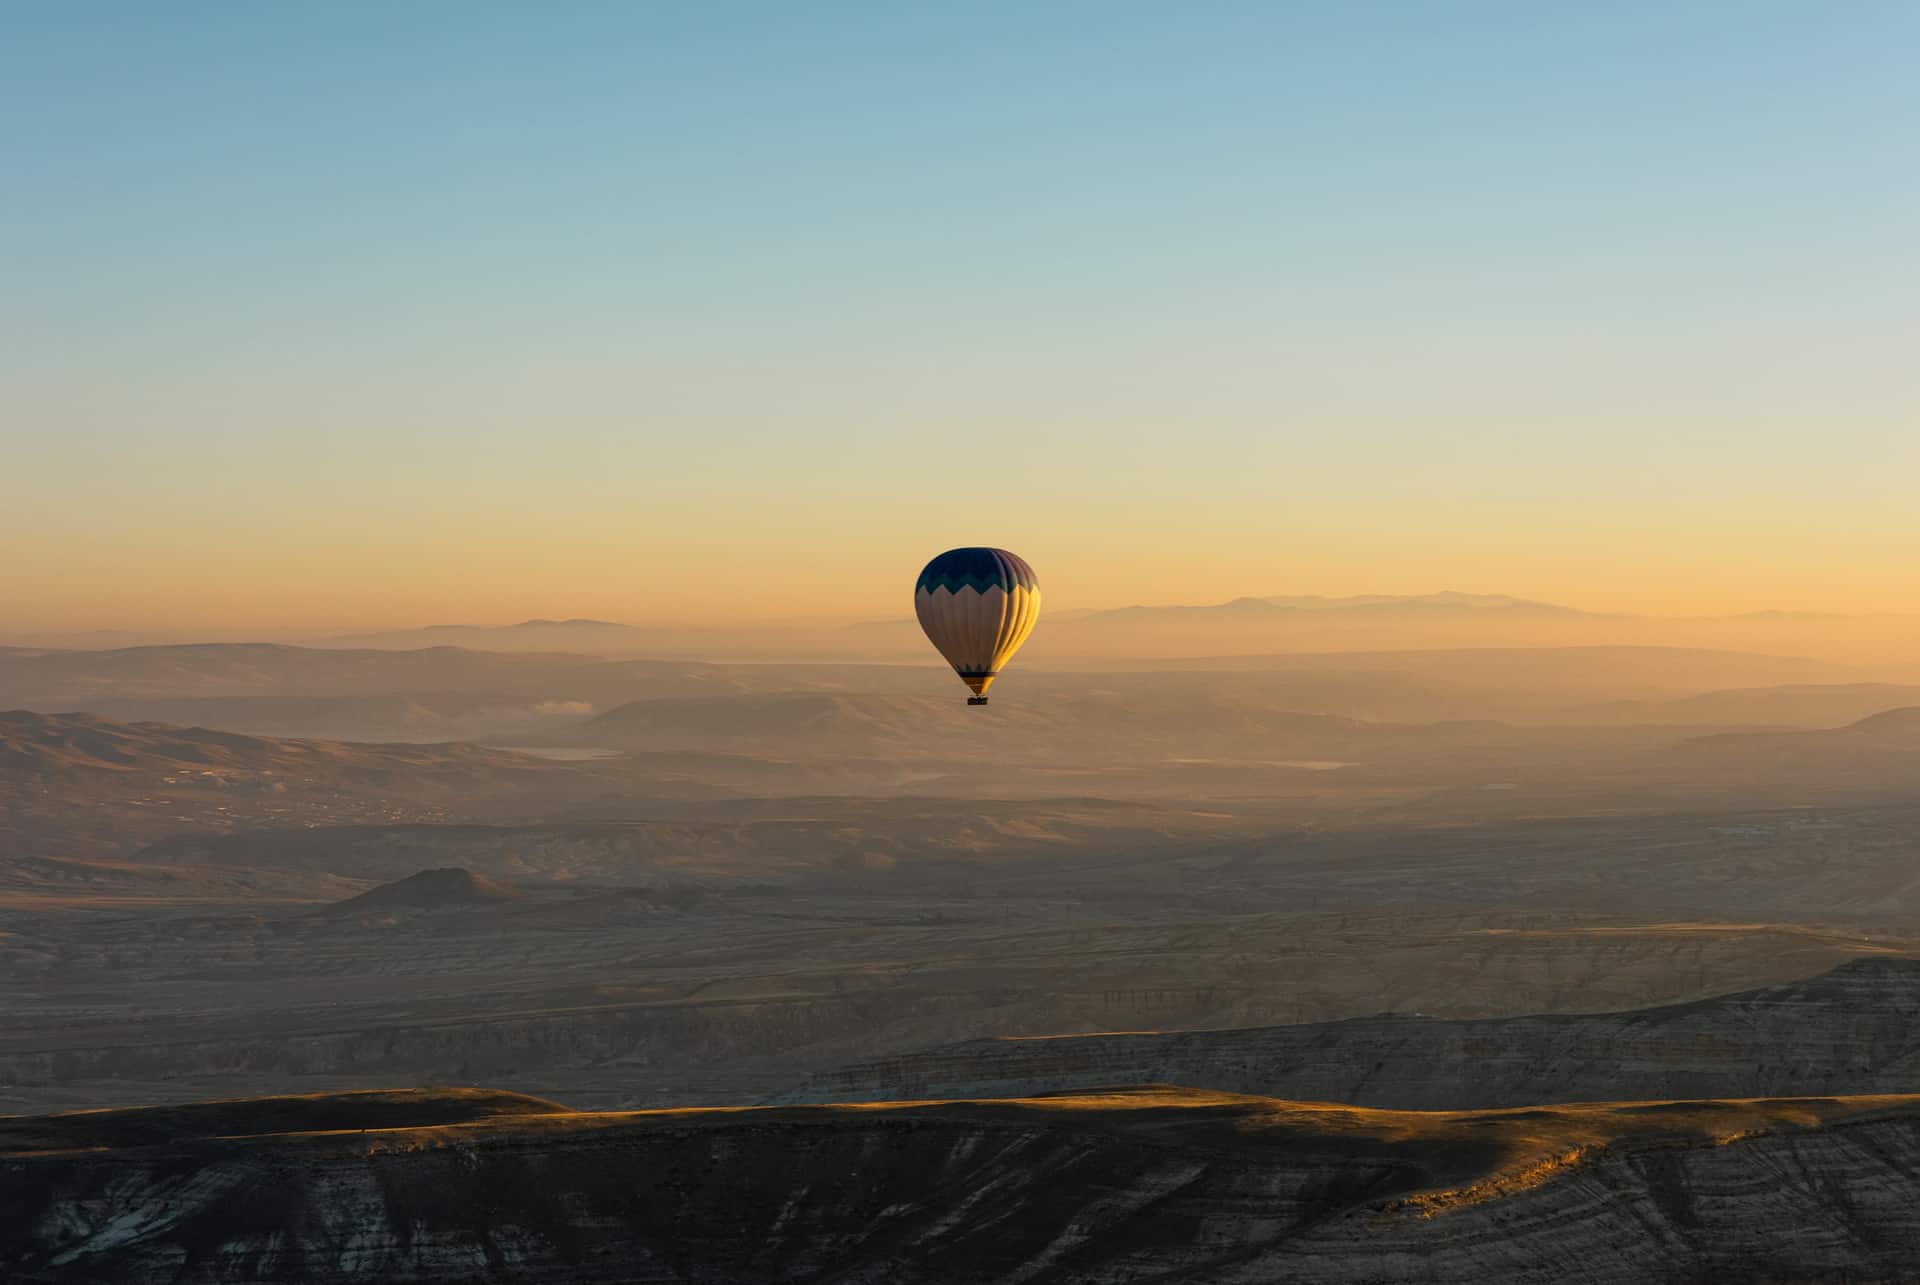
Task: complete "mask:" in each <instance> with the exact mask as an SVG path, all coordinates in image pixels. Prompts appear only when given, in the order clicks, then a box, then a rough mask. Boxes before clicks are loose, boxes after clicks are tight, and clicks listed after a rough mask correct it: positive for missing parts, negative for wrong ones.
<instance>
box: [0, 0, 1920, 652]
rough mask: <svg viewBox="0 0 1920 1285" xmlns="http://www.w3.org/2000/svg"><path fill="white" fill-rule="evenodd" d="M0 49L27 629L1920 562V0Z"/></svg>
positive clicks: (319, 21)
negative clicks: (815, 550)
mask: <svg viewBox="0 0 1920 1285" xmlns="http://www.w3.org/2000/svg"><path fill="white" fill-rule="evenodd" d="M0 18H3V19H4V22H5V24H6V26H5V38H4V39H0V112H3V113H4V117H5V119H6V120H7V121H8V122H9V128H8V129H7V130H6V131H4V133H0V165H3V166H4V172H5V173H6V174H7V176H8V181H7V183H6V190H7V197H6V200H5V202H4V204H0V236H4V244H5V245H6V247H7V253H6V255H5V264H6V267H5V279H6V289H5V290H4V292H0V348H3V349H4V351H3V352H0V365H4V371H3V372H0V373H4V375H5V390H4V391H0V416H4V419H0V425H3V426H4V427H3V428H0V431H4V432H5V433H6V435H7V439H8V440H7V443H6V446H7V452H8V454H9V455H11V456H12V457H13V459H14V460H15V462H16V468H15V470H10V471H13V472H14V473H15V480H14V482H12V483H11V484H9V485H8V487H7V490H8V492H9V494H8V497H7V498H8V505H7V509H8V513H9V515H10V516H0V556H5V555H9V554H11V555H14V557H15V558H16V560H17V561H19V562H29V561H30V562H31V564H32V566H33V568H35V569H36V573H37V574H36V575H35V577H34V578H33V579H32V580H31V583H30V585H29V587H28V591H27V593H26V594H25V595H24V598H25V600H26V602H27V606H28V608H29V610H30V611H31V612H32V613H33V614H35V615H37V616H38V617H42V618H44V619H45V620H46V621H47V622H50V623H51V622H56V621H58V622H77V621H79V620H80V619H81V618H83V617H87V618H91V616H105V615H114V614H116V613H119V614H126V613H129V612H130V613H133V614H136V615H137V614H139V613H140V612H142V611H145V612H148V613H151V612H153V611H156V610H160V609H161V608H162V605H164V604H172V606H170V607H168V609H178V610H186V609H187V607H186V606H184V605H182V604H186V603H192V604H195V606H194V607H193V609H195V610H214V609H218V610H221V611H238V612H240V613H241V614H240V615H236V616H235V617H234V618H235V619H236V620H238V619H241V618H242V617H243V616H245V613H246V612H249V611H251V612H253V613H254V614H255V615H257V616H258V618H259V619H261V620H262V621H266V620H269V619H272V620H279V619H288V620H291V619H293V618H295V617H297V616H299V615H300V614H301V613H302V612H303V611H304V612H306V613H307V614H308V615H312V616H327V617H329V618H331V617H332V616H336V615H337V616H345V617H354V618H357V619H361V618H363V619H366V620H369V621H371V620H373V619H375V618H379V619H387V618H390V617H396V616H405V615H407V614H408V612H409V611H411V610H412V609H413V606H412V604H419V605H418V610H419V611H420V612H422V613H425V614H427V615H429V616H433V617H435V618H445V615H446V612H447V611H448V610H453V609H457V608H458V607H460V606H461V605H462V604H463V602H470V603H471V605H472V610H471V611H467V612H464V613H462V614H465V615H486V614H489V613H492V612H495V611H499V612H517V611H519V610H520V609H522V608H525V609H526V614H536V613H538V614H573V613H574V610H575V609H576V608H577V609H582V610H584V609H586V608H587V607H588V606H591V607H593V608H595V609H596V610H597V611H598V612H601V613H604V614H620V612H621V608H622V606H623V604H625V605H626V608H627V609H626V610H625V613H624V614H626V615H628V616H632V615H635V614H645V612H646V611H647V610H651V609H655V608H657V609H658V610H660V611H663V612H667V613H669V614H671V613H673V612H684V613H690V614H693V615H700V614H702V613H706V614H712V613H714V612H716V611H719V612H721V613H722V614H724V610H725V608H726V604H727V601H728V600H727V594H728V593H729V592H730V590H729V589H728V586H729V585H731V584H732V583H734V582H735V580H737V579H738V578H739V577H742V576H746V575H750V574H752V570H753V568H755V567H757V566H761V565H764V563H765V561H766V560H767V559H768V558H770V557H777V556H779V555H780V554H781V552H782V551H784V550H789V549H791V548H793V547H794V546H795V545H796V544H797V545H801V546H805V545H808V544H815V545H820V546H830V547H835V548H840V549H850V550H852V552H851V553H849V554H848V561H847V562H846V563H844V564H843V569H842V570H841V571H840V572H839V573H837V574H838V575H839V576H840V577H843V578H844V577H847V576H852V577H853V578H854V579H855V580H856V581H857V587H856V589H855V590H853V591H852V592H855V594H856V596H857V597H859V599H860V602H859V604H858V606H859V609H862V610H866V609H870V608H871V607H872V606H873V605H874V604H878V603H885V602H890V599H888V598H887V597H886V596H885V595H886V594H887V593H888V592H891V591H892V590H893V589H894V588H895V587H896V586H894V585H893V584H892V582H891V580H889V579H888V578H887V575H888V572H889V571H890V570H891V569H892V567H893V565H894V563H895V562H898V561H902V560H904V561H908V562H912V561H914V559H915V558H916V557H917V556H918V555H919V552H920V551H921V550H922V549H923V548H924V547H925V546H926V545H928V544H935V545H938V544H941V543H943V542H945V543H958V542H967V541H970V540H973V539H977V538H983V534H982V532H981V530H980V529H981V528H985V529H986V531H985V535H987V536H991V535H993V534H995V533H1002V534H1001V535H1000V538H999V540H998V542H1001V543H1006V544H1009V545H1012V546H1014V547H1024V548H1026V549H1029V550H1041V551H1044V552H1045V554H1046V559H1045V560H1046V561H1050V562H1052V563H1053V564H1055V565H1058V566H1062V567H1065V568H1068V569H1069V570H1070V572H1071V583H1072V584H1073V585H1074V586H1075V587H1076V590H1077V592H1076V593H1074V594H1072V595H1070V596H1071V597H1074V598H1078V599H1080V600H1082V604H1081V605H1104V604H1105V603H1107V602H1108V601H1111V600H1114V599H1116V598H1117V599H1119V600H1125V601H1131V600H1134V599H1135V598H1137V597H1139V596H1140V593H1139V592H1137V590H1138V587H1139V585H1140V584H1141V583H1142V582H1143V580H1144V582H1146V583H1148V584H1150V585H1151V586H1152V588H1153V591H1154V592H1153V595H1152V596H1156V597H1159V598H1163V599H1168V600H1171V599H1173V598H1177V597H1181V596H1187V597H1195V598H1201V599H1204V598H1206V597H1209V596H1231V594H1232V593H1234V592H1282V591H1289V590H1301V591H1342V590H1351V591H1369V590H1375V589H1389V590H1390V589H1397V588H1404V589H1420V588H1429V587H1439V584H1440V583H1442V582H1444V583H1447V584H1453V585H1456V586H1457V587H1462V588H1482V589H1489V590H1494V591H1510V592H1531V593H1538V594H1541V595H1542V596H1549V595H1556V594H1557V595H1558V596H1562V597H1565V596H1569V595H1570V594H1571V595H1573V596H1577V597H1585V598H1586V599H1588V600H1597V601H1600V602H1602V603H1603V604H1615V605H1619V604H1628V605H1633V604H1639V603H1642V602H1653V601H1656V600H1658V601H1661V602H1671V601H1672V600H1673V599H1674V597H1675V595H1676V594H1679V593H1681V592H1682V586H1683V585H1687V584H1692V585H1697V584H1699V583H1700V582H1702V581H1705V582H1707V583H1709V584H1711V585H1716V586H1719V589H1717V590H1716V591H1715V592H1718V593H1719V594H1720V595H1721V596H1722V597H1724V598H1725V599H1726V604H1727V605H1739V604H1742V603H1747V602H1753V603H1759V602H1761V601H1768V602H1773V601H1780V600H1782V599H1792V600H1794V601H1796V602H1798V601H1802V600H1809V599H1811V598H1820V597H1821V596H1822V595H1823V594H1824V595H1826V597H1827V598H1828V599H1831V600H1832V601H1833V602H1835V603H1837V602H1838V601H1839V600H1840V599H1841V598H1846V599H1847V600H1848V601H1849V602H1852V601H1853V600H1855V599H1858V600H1866V599H1868V598H1874V597H1876V596H1884V595H1886V594H1888V593H1890V592H1893V591H1894V590H1895V588H1896V586H1897V583H1898V581H1899V578H1900V576H1901V575H1902V574H1904V572H1903V571H1902V570H1901V568H1902V567H1903V566H1904V563H1905V561H1906V560H1909V559H1910V557H1911V554H1912V552H1913V546H1914V543H1915V540H1914V534H1915V533H1914V531H1913V529H1912V526H1911V523H1910V520H1909V518H1908V513H1907V509H1908V507H1909V500H1908V495H1909V486H1910V479H1911V476H1912V468H1913V466H1914V465H1916V464H1920V448H1917V447H1916V446H1915V440H1916V438H1917V437H1920V434H1916V433H1915V432H1914V430H1915V429H1916V428H1917V427H1920V425H1916V424H1915V422H1914V420H1915V410H1916V405H1917V404H1920V399H1917V398H1916V386H1915V385H1916V380H1915V376H1914V374H1913V367H1914V366H1915V364H1916V363H1915V362H1914V360H1913V356H1912V354H1913V353H1914V351H1915V341H1916V340H1920V303H1917V302H1916V300H1920V255H1917V254H1916V250H1915V234H1914V229H1915V228H1916V227H1920V163H1917V162H1920V157H1916V155H1915V152H1916V143H1915V140H1916V139H1920V91H1917V90H1916V88H1915V85H1916V84H1917V83H1920V74H1916V73H1917V72H1920V66H1917V65H1916V64H1920V53H1916V51H1920V6H1914V5H1911V4H1905V3H1901V4H1894V3H1850V4H1842V5H1828V6H1815V5H1807V4H1793V5H1789V4H1774V3H1740V4H1732V3H1726V4H1709V3H1701V4H1694V5H1685V6H1673V5H1655V4H1614V5H1572V4H1546V5H1541V4H1491V3H1479V4H1476V3H1459V4H1446V5H1442V4H1413V3H1406V4H1386V3H1361V4H1351V5H1288V4H1274V3H1270V4H1259V5H1254V4H1225V3H1217V4H1201V5H1193V6H1172V5H1144V4H1082V3H1066V4H1056V5H1048V6H1026V5H1021V6H1016V5H1006V4H976V5H967V6H959V5H953V6H880V5H847V4H823V5H810V6H798V5H776V4H724V3H721V4H698V5H694V4H599V3H563V4H555V5H550V6H533V5H512V6H508V5H485V4H471V3H469V4H429V3H411V4H398V5H361V4H339V5H259V6H243V5H239V4H226V5H212V4H170V5H149V4H133V3H119V4H74V5H38V6H28V5H14V6H10V7H8V8H6V9H4V10H0ZM942 477H944V478H947V479H950V480H953V479H976V481H975V482H972V483H969V484H968V485H966V486H952V487H947V488H942V487H940V486H938V485H937V484H936V482H935V479H938V478H942ZM77 499H78V500H83V501H87V502H88V503H90V504H93V505H95V506H96V507H97V509H98V512H97V513H90V514H87V515H85V516H80V515H77V514H76V511H75V510H76V500H77ZM102 514H106V515H108V516H106V517H105V518H104V519H103V518H102V516H101V515H102ZM1795 514H1797V515H1798V516H1797V517H1796V516H1794V515H1795ZM1809 524H1813V525H1818V526H1819V527H1820V528H1821V535H1820V536H1819V537H1818V538H1816V539H1814V540H1813V542H1812V543H1811V544H1809V543H1808V538H1807V537H1806V536H1805V535H1804V534H1803V533H1802V532H1801V531H1800V528H1803V527H1805V526H1807V525H1809ZM1543 531H1544V532H1545V534H1544V535H1542V534H1541V533H1542V532H1543ZM1309 541H1311V542H1312V545H1313V548H1314V555H1313V557H1312V559H1311V560H1308V559H1305V558H1295V557H1291V556H1288V555H1287V553H1286V551H1289V550H1295V549H1301V548H1304V547H1306V545H1307V543H1308V542H1309ZM663 544H670V545H672V546H673V547H674V548H675V549H676V550H678V551H679V552H680V553H681V554H682V556H683V559H684V562H685V565H686V566H687V567H688V570H687V572H686V573H685V575H684V576H683V577H681V578H680V579H679V580H673V579H671V578H669V580H667V581H663V582H661V583H658V584H648V585H643V586H628V587H627V588H626V589H621V588H619V587H618V586H610V585H609V580H608V577H609V575H610V574H611V571H610V568H611V567H612V566H613V565H614V563H615V561H617V560H616V559H614V555H613V554H612V553H610V552H608V550H609V549H611V548H618V547H622V546H626V547H631V548H636V549H639V548H658V547H660V546H661V545H663ZM396 547H400V548H405V549H407V550H409V551H411V553H412V555H413V556H412V557H411V558H410V559H401V560H396V559H394V558H393V557H392V556H391V551H392V550H393V549H394V548H396ZM1623 547H1630V548H1631V549H1632V550H1633V551H1634V553H1633V556H1632V557H1631V558H1628V559H1625V560H1624V561H1628V562H1635V563H1638V564H1639V565H1638V566H1637V567H1635V566H1625V565H1622V563H1623V558H1622V557H1621V553H1620V551H1621V549H1622V548H1623ZM1250 550H1272V551H1275V553H1274V556H1273V557H1271V558H1265V557H1263V556H1256V555H1255V554H1254V553H1253V552H1250ZM1876 551H1877V552H1876ZM1899 551H1904V552H1900V556H1899V557H1897V558H1896V557H1895V556H1894V554H1895V553H1896V552H1899ZM1870 554H1871V555H1873V557H1868V555H1870ZM1656 555H1664V556H1665V558H1666V559H1667V562H1666V565H1664V566H1660V567H1655V568H1652V569H1651V570H1649V568H1648V567H1647V565H1646V558H1647V557H1648V556H1656ZM1873 558H1878V559H1879V561H1874V560H1873ZM1116 559H1118V560H1122V561H1125V562H1127V563H1128V564H1129V565H1131V566H1132V567H1133V568H1134V573H1133V575H1132V577H1131V580H1132V588H1127V589H1124V590H1123V587H1122V586H1121V585H1120V584H1119V583H1118V577H1113V576H1110V575H1109V576H1108V578H1106V579H1103V578H1101V577H1102V574H1103V573H1101V572H1100V571H1099V568H1100V567H1102V566H1105V565H1108V564H1110V563H1112V562H1114V561H1115V560H1116ZM1035 560H1036V561H1037V562H1038V561H1042V559H1041V558H1040V557H1039V556H1038V555H1036V556H1035ZM1199 562H1204V563H1206V564H1207V565H1208V566H1209V567H1210V568H1212V570H1210V571H1209V572H1208V573H1207V574H1206V575H1204V576H1201V577H1199V582H1198V583H1196V582H1195V579H1194V577H1195V573H1194V571H1193V568H1194V567H1195V565H1196V563H1199ZM469 564H479V565H484V566H485V567H486V568H487V573H486V576H485V579H484V583H483V582H482V581H481V580H480V579H477V578H476V580H475V581H474V582H473V583H471V584H468V583H464V582H460V581H459V578H458V575H457V568H459V567H460V566H462V565H469ZM915 565H916V566H917V562H916V563H915ZM183 566H190V567H194V568H197V569H198V570H197V573H196V574H197V575H198V577H199V579H193V578H183V579H179V580H178V582H177V583H176V580H175V579H174V578H173V577H175V576H177V575H178V574H180V572H179V569H180V568H181V567H183ZM288 566H297V567H299V568H301V569H302V578H303V581H304V583H306V584H307V585H308V586H309V588H310V589H311V592H310V593H308V594H307V596H304V597H303V596H301V595H300V594H297V593H293V592H292V591H291V590H289V589H287V588H286V587H285V586H275V587H272V588H271V589H269V588H268V587H267V586H266V583H265V582H267V581H272V580H274V579H276V571H275V568H276V567H277V568H282V569H284V568H286V567H288ZM1769 566H1771V567H1773V568H1774V569H1773V570H1772V571H1771V572H1769V571H1768V570H1767V567H1769ZM409 567H411V568H412V571H411V572H409V570H408V568H409ZM555 567H560V568H563V570H562V571H561V572H560V573H559V574H558V575H557V576H556V575H555V574H553V572H552V568H555ZM1836 567H1839V568H1844V570H1843V571H1840V572H1838V573H1836V572H1835V570H1834V568H1836ZM168 568H171V569H172V570H168ZM543 569H544V570H543ZM1450 572H1451V573H1452V574H1449V573H1450ZM409 574H411V575H412V577H413V578H411V579H410V578H408V577H409ZM476 574H477V573H476ZM909 574H910V573H909ZM450 575H452V576H453V579H451V580H450V579H449V576H450ZM209 576H211V577H217V578H224V583H227V584H235V583H239V584H248V585H253V584H256V583H260V584H261V586H262V587H261V589H260V591H259V592H258V593H250V594H249V595H248V596H247V602H246V603H244V604H242V605H241V606H239V607H235V606H234V605H233V604H232V603H231V602H230V601H229V599H230V598H231V597H232V594H231V593H230V592H227V591H224V590H222V591H220V592H215V590H213V589H210V588H209V587H208V584H207V579H206V578H207V577H209ZM1770 577H1771V578H1770ZM1469 582H1473V583H1469ZM196 585H197V586H198V587H197V588H196ZM1188 589H1190V592H1185V593H1183V592H1182V591H1183V590H1188ZM821 591H822V589H821V587H820V586H819V585H814V584H811V583H810V582H807V581H806V580H805V578H804V577H801V578H799V579H798V580H796V582H795V584H794V587H793V597H794V601H795V602H800V601H802V600H804V599H806V598H808V597H809V596H810V595H814V594H817V593H818V592H821ZM459 593H465V594H466V595H467V597H466V598H464V599H462V598H458V597H455V596H453V595H456V594H459ZM622 593H625V594H627V595H628V597H627V598H622V597H621V594H622ZM435 595H439V596H437V597H436V596H435ZM1709 596H1711V595H1709ZM562 598H564V599H565V601H559V600H558V599H562ZM641 598H644V599H646V602H637V601H633V602H630V601H628V599H641ZM776 605H779V606H781V607H782V608H783V609H784V608H785V607H787V606H789V605H791V604H786V603H784V602H783V603H781V604H776ZM1708 605H1716V604H1708ZM1908 605H1915V604H1908ZM850 609H852V608H851V607H850ZM89 613H91V616H90V615H89ZM248 618H251V617H248ZM101 623H110V622H107V621H104V620H103V621H102V622H101Z"/></svg>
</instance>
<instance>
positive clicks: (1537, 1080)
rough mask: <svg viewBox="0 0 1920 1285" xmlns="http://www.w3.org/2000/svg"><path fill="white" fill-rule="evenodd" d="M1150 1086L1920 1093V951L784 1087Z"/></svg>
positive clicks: (1469, 1092) (1479, 1092)
mask: <svg viewBox="0 0 1920 1285" xmlns="http://www.w3.org/2000/svg"><path fill="white" fill-rule="evenodd" d="M1143 1083H1165V1084H1189V1085H1200V1086H1205V1087H1207V1088H1211V1089H1220V1090H1224V1091H1228V1092H1235V1093H1256V1094H1265V1095H1271V1096H1275V1097H1286V1098H1293V1099H1298V1100H1302V1101H1314V1102H1347V1103H1352V1104H1354V1105H1356V1106H1369V1107H1397V1108H1403V1109H1409V1110H1453V1109H1469V1108H1480V1107H1503V1106H1526V1105H1532V1104H1536V1103H1543V1102H1567V1101H1608V1100H1613V1101H1624V1100H1641V1099H1668V1098H1707V1097H1773V1096H1792V1095H1805V1094H1848V1093H1904V1092H1912V1091H1920V960H1914V959H1901V958H1864V959H1856V960H1852V961H1849V962H1848V963H1845V964H1842V965H1840V966H1839V967H1837V968H1835V969H1833V970H1832V971H1830V972H1827V973H1824V974H1822V975H1820V976H1818V977H1813V978H1809V979H1807V980H1805V981H1798V982H1789V983H1787V984H1785V985H1781V986H1768V987H1763V988H1761V989H1758V990H1750V991H1743V992H1740V993H1737V994H1732V995H1722V996H1718V997H1716V998H1713V999H1705V1000H1699V1001H1696V1002H1694V1003H1688V1004H1673V1005H1667V1006H1664V1007H1660V1008H1647V1009H1639V1010H1636V1011H1633V1012H1626V1013H1573V1014H1552V1015H1545V1016H1537V1017H1508V1018H1494V1019H1489V1020H1475V1021H1449V1020H1443V1019H1439V1018H1427V1017H1401V1016H1382V1017H1372V1018H1359V1019H1354V1020H1350V1021H1342V1022H1318V1023H1307V1024H1302V1025H1297V1026H1265V1027H1250V1028H1243V1029H1237V1030H1211V1031H1171V1032H1145V1033H1137V1034H1115V1035H1076V1036H1060V1037H1052V1038H1041V1039H985V1040H968V1041H965V1042H963V1043H959V1044H951V1045H947V1046H944V1047H940V1048H935V1049H931V1050H928V1051H926V1052H923V1053H915V1054H909V1055H907V1056H904V1057H895V1058H886V1059H881V1060H877V1061H870V1062H863V1063H860V1064H857V1065H853V1066H848V1067H846V1068H843V1069H841V1070H838V1071H834V1072H831V1073H828V1074H824V1075H820V1076H816V1077H815V1078H814V1079H812V1080H810V1081H809V1082H808V1083H807V1084H806V1085H804V1086H803V1087H801V1088H800V1089H798V1090H796V1091H794V1092H793V1093H790V1094H787V1095H784V1096H783V1097H782V1098H781V1099H779V1100H780V1101H789V1102H836V1101H839V1102H866V1101H876V1100H889V1099H904V1098H929V1097H933V1098H949V1097H1018V1096H1022V1095H1026V1094H1033V1093H1052V1092H1061V1091H1066V1090H1072V1089H1080V1088H1087V1087H1089V1086H1097V1085H1107V1084H1143Z"/></svg>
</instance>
